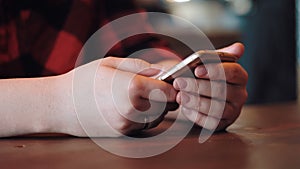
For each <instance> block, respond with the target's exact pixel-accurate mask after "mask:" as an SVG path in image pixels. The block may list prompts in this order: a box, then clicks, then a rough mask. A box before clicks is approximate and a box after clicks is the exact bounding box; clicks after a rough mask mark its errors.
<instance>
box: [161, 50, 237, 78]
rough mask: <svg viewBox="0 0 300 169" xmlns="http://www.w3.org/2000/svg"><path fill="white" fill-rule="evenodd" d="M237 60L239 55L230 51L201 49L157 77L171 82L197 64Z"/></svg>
mask: <svg viewBox="0 0 300 169" xmlns="http://www.w3.org/2000/svg"><path fill="white" fill-rule="evenodd" d="M237 60H238V57H237V56H235V55H233V54H230V53H226V52H218V51H213V50H200V51H198V52H195V53H193V54H192V55H190V56H188V57H187V58H185V59H184V60H183V61H181V62H180V63H178V64H177V65H175V66H173V67H172V68H170V69H169V70H168V71H167V72H165V73H163V74H161V75H160V76H159V77H157V79H158V80H162V81H166V82H171V81H172V80H174V79H175V78H176V77H178V76H180V75H182V74H183V73H184V72H186V71H187V70H188V69H192V70H193V69H194V68H195V67H196V66H197V65H201V64H206V63H218V62H236V61H237Z"/></svg>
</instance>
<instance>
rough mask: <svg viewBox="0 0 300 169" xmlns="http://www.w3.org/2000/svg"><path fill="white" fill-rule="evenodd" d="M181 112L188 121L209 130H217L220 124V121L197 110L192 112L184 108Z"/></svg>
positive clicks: (181, 108)
mask: <svg viewBox="0 0 300 169" xmlns="http://www.w3.org/2000/svg"><path fill="white" fill-rule="evenodd" d="M180 111H181V113H183V115H184V116H185V117H186V118H187V119H189V120H190V121H192V122H193V123H195V124H197V125H198V126H201V127H203V128H205V129H208V130H215V129H216V128H217V126H218V124H219V122H220V119H216V118H214V117H210V116H206V115H205V114H202V113H199V112H197V111H195V110H191V109H188V108H186V107H183V106H182V107H180Z"/></svg>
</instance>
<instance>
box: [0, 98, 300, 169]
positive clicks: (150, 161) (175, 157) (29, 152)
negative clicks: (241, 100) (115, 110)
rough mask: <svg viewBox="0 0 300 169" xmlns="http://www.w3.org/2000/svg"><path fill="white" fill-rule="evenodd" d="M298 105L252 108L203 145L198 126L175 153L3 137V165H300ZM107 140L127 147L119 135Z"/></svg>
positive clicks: (66, 139) (262, 168)
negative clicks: (133, 152)
mask: <svg viewBox="0 0 300 169" xmlns="http://www.w3.org/2000/svg"><path fill="white" fill-rule="evenodd" d="M299 105H300V104H299V103H298V104H297V103H285V104H277V105H264V106H247V107H245V108H244V110H243V112H242V114H241V116H240V117H239V119H238V120H237V121H236V122H235V123H234V124H233V125H232V126H231V127H230V128H228V130H227V132H223V133H216V134H214V135H213V136H212V137H211V138H210V139H209V140H208V141H206V142H205V143H203V144H199V143H198V136H199V132H200V129H199V128H194V129H193V130H192V131H191V132H190V134H189V135H188V136H187V137H186V138H185V139H184V140H182V141H181V142H180V143H179V144H178V145H177V146H176V147H174V148H173V149H171V150H170V151H168V152H166V153H163V154H161V155H158V156H154V157H150V158H144V159H130V158H124V157H119V156H116V155H113V154H111V153H108V152H106V151H104V150H103V149H101V148H99V147H98V146H97V145H96V144H95V143H94V142H93V141H91V140H90V139H88V138H75V137H70V136H55V137H53V136H52V137H45V136H43V137H38V136H36V137H17V138H5V139H0V168H1V169H14V168H30V169H33V168H39V169H40V168H51V169H56V168H61V169H66V168H70V169H77V168H112V169H118V168H128V169H134V168H137V169H148V168H149V169H150V168H151V169H152V168H163V169H166V168H170V169H176V168H178V169H182V168H195V169H196V168H197V169H200V168H204V169H206V168H218V169H221V168H230V169H241V168H246V169H268V168H270V169H276V168H288V169H291V168H299V167H300V106H299ZM168 123H171V122H170V121H165V122H164V124H163V125H161V126H160V127H159V128H164V127H165V126H168ZM153 132H155V131H153ZM150 134H151V132H150ZM106 140H107V141H109V142H111V144H112V145H114V144H118V146H120V147H122V144H120V139H108V138H106ZM156 144H166V143H156ZM136 145H146V146H151V144H150V145H149V143H144V142H140V143H133V144H131V146H132V147H134V146H136ZM124 146H128V144H124ZM154 146H155V145H154Z"/></svg>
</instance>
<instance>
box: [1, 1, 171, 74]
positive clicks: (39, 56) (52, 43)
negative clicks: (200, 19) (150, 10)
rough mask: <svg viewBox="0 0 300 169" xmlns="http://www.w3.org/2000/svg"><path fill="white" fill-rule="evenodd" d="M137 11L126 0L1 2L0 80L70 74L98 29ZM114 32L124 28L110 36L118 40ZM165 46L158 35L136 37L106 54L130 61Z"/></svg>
mask: <svg viewBox="0 0 300 169" xmlns="http://www.w3.org/2000/svg"><path fill="white" fill-rule="evenodd" d="M135 12H140V11H139V10H138V9H137V8H135V5H134V3H133V2H131V1H126V0H121V1H119V0H100V1H98V0H43V1H36V0H0V78H13V77H37V76H49V75H57V74H62V73H65V72H67V71H69V70H71V69H73V68H74V65H75V62H76V59H77V57H78V54H79V52H80V50H81V48H82V46H83V45H84V43H85V42H86V41H87V39H88V38H89V37H90V36H91V35H92V34H93V33H94V32H95V31H97V30H98V29H99V28H100V27H101V26H103V25H104V24H106V23H108V22H109V21H111V20H113V19H116V18H118V17H121V16H124V15H127V14H131V13H135ZM133 26H134V25H133ZM114 29H122V28H112V29H111V32H110V36H109V38H118V35H117V33H116V30H114ZM145 29H151V28H145ZM164 46H165V43H163V42H162V41H160V40H159V39H157V38H154V37H153V36H137V37H134V38H129V39H126V40H123V41H120V43H118V44H117V45H115V46H114V47H113V48H112V49H111V50H110V52H109V53H108V54H107V55H111V56H118V57H126V56H127V55H129V54H131V53H132V52H134V51H136V50H139V49H143V48H157V47H164ZM100 47H101V46H100ZM143 59H145V60H148V61H151V60H157V58H155V56H144V58H143Z"/></svg>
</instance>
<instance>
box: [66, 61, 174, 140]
mask: <svg viewBox="0 0 300 169" xmlns="http://www.w3.org/2000/svg"><path fill="white" fill-rule="evenodd" d="M95 66H96V69H97V72H96V77H95V81H94V82H95V89H88V88H86V87H87V86H88V85H86V80H85V78H86V76H91V75H94V74H95V72H91V67H95ZM154 67H155V65H151V64H149V63H148V62H145V61H143V60H140V59H131V58H115V57H108V58H104V59H100V60H98V61H94V62H91V63H89V64H87V65H84V66H81V67H78V68H76V71H77V72H76V73H78V74H79V79H80V81H78V83H80V84H78V85H79V86H82V87H81V89H82V91H80V93H79V95H80V96H81V98H80V99H81V100H82V106H86V105H88V104H90V105H91V103H89V102H88V101H87V103H85V102H86V100H90V98H87V95H88V96H89V94H86V93H89V92H91V91H88V90H94V93H93V91H92V92H91V93H92V94H94V96H95V99H96V102H97V104H98V111H99V112H95V113H92V114H91V116H90V118H89V119H87V120H88V123H85V124H88V128H89V129H92V130H93V132H92V133H93V136H108V137H111V136H119V134H120V133H122V134H131V133H134V132H136V131H140V130H143V128H144V127H145V124H144V123H145V122H144V120H145V117H149V119H147V120H149V121H152V120H153V122H151V123H149V124H150V126H148V127H147V128H152V127H155V126H157V125H158V124H159V123H160V122H161V121H162V120H163V118H164V115H165V113H166V112H167V111H168V110H170V109H172V107H173V104H168V105H167V107H165V106H166V102H175V99H176V94H177V91H176V90H175V89H174V88H173V86H172V85H170V84H168V83H166V82H163V81H159V80H155V79H154V78H151V77H152V76H155V75H157V74H158V73H159V72H160V70H159V68H154ZM73 73H74V71H72V72H71V73H69V74H68V76H70V75H71V74H73ZM81 83H82V84H81ZM92 94H91V95H92ZM89 97H91V96H89ZM80 104H81V103H80ZM150 107H151V108H150ZM88 108H89V106H87V110H84V112H83V113H90V112H91V111H93V110H88ZM149 108H150V109H149ZM98 113H101V114H102V115H103V117H104V119H101V118H99V117H96V116H94V115H97V114H98ZM83 115H86V114H83ZM79 120H81V119H80V118H79ZM106 122H108V124H109V125H110V127H113V128H114V129H115V130H117V131H118V132H120V133H113V132H111V129H110V127H109V126H107V125H105V124H106ZM66 124H70V122H69V123H66ZM94 126H100V127H94ZM67 128H69V129H68V131H71V132H68V133H69V134H72V135H76V136H86V135H85V133H84V132H83V131H82V130H80V125H79V124H78V123H76V124H73V125H69V126H67Z"/></svg>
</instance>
